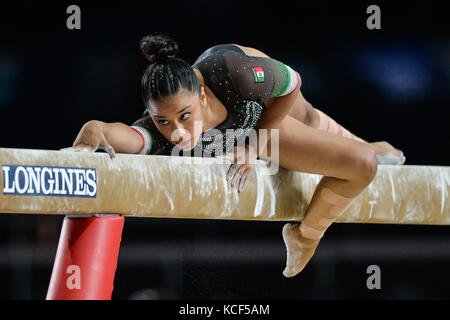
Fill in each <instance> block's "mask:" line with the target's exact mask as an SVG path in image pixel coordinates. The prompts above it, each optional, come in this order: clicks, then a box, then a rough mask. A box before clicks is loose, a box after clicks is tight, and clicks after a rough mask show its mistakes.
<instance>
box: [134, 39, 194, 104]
mask: <svg viewBox="0 0 450 320" xmlns="http://www.w3.org/2000/svg"><path fill="white" fill-rule="evenodd" d="M141 50H142V53H143V54H144V56H145V57H147V59H148V60H149V61H150V66H149V67H148V68H147V70H145V73H144V75H143V76H142V97H143V99H144V104H145V105H146V106H147V103H148V100H149V99H152V100H158V99H161V98H164V97H167V96H170V95H172V94H175V93H178V92H179V91H180V90H182V89H185V90H188V91H190V92H192V93H197V94H198V95H200V86H199V83H198V79H197V77H196V75H195V72H194V70H193V69H192V68H191V66H190V65H189V64H188V63H186V62H185V61H184V60H183V59H180V58H177V57H176V55H177V53H178V44H177V43H176V42H175V41H174V40H173V39H171V38H170V37H169V36H166V35H161V34H155V35H149V36H145V37H144V38H142V40H141Z"/></svg>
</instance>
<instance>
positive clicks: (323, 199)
mask: <svg viewBox="0 0 450 320" xmlns="http://www.w3.org/2000/svg"><path fill="white" fill-rule="evenodd" d="M268 145H270V144H268ZM269 149H270V148H268V149H267V155H265V156H262V158H266V159H268V160H270V159H271V153H273V152H274V151H271V150H269ZM278 151H279V165H280V166H281V167H283V168H286V169H288V170H296V171H301V172H307V173H314V174H320V175H323V178H322V179H321V181H320V182H319V184H318V185H317V187H316V190H315V192H314V194H313V197H312V199H311V202H310V204H309V206H308V208H307V210H306V213H305V217H304V219H303V222H302V223H301V224H287V225H285V227H284V228H283V239H284V241H285V244H286V249H287V262H286V269H285V270H284V272H283V274H284V275H285V276H286V277H292V276H295V275H296V274H298V273H299V272H300V271H302V270H303V268H304V267H305V266H306V264H307V263H308V261H309V260H310V259H311V257H312V256H313V254H314V252H315V249H316V247H317V245H318V244H319V241H320V239H321V238H322V236H323V234H324V232H325V230H326V229H327V228H328V227H329V226H330V225H331V224H332V222H333V221H334V220H335V219H336V218H337V217H338V216H339V215H340V214H342V213H343V212H344V211H345V210H346V209H347V208H348V207H349V206H350V204H351V203H352V201H353V199H354V198H355V197H357V196H358V195H359V194H360V193H361V192H362V191H363V190H364V189H365V187H366V186H367V185H369V184H370V182H371V181H372V180H373V178H374V177H375V174H376V171H377V160H376V157H375V152H374V151H373V149H371V148H370V147H368V145H367V143H363V142H359V141H357V140H352V139H346V138H343V137H341V136H338V135H335V134H330V133H327V132H324V131H321V130H318V129H315V128H312V127H309V126H307V125H306V124H304V123H303V122H301V121H298V120H296V119H294V118H293V117H291V116H289V115H288V116H286V117H285V118H284V119H283V120H282V122H281V125H280V131H279V150H278Z"/></svg>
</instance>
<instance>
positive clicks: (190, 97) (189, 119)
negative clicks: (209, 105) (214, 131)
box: [148, 88, 206, 151]
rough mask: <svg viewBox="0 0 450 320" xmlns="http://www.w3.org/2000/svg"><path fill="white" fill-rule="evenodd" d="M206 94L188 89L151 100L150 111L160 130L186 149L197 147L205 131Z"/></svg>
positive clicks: (202, 90)
mask: <svg viewBox="0 0 450 320" xmlns="http://www.w3.org/2000/svg"><path fill="white" fill-rule="evenodd" d="M205 106H206V95H205V92H204V89H203V88H201V94H200V97H199V96H198V94H197V93H193V92H190V91H187V90H181V91H180V92H178V93H176V94H174V95H171V96H169V97H165V98H163V99H160V100H156V101H153V100H151V101H149V104H148V111H149V113H150V116H151V118H152V120H153V122H154V123H155V125H156V127H157V128H158V130H159V132H161V134H162V135H163V136H164V137H165V138H166V139H167V140H169V141H171V142H172V143H173V144H176V145H178V147H179V148H180V149H182V150H184V151H188V150H191V149H193V148H194V147H195V145H196V144H197V142H198V139H199V138H200V135H201V133H202V132H203V127H204V114H205Z"/></svg>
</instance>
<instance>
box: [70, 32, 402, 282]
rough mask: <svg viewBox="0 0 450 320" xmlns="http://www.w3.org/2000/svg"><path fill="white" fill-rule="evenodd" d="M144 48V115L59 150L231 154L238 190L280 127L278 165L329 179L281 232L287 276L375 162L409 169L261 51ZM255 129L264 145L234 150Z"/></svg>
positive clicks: (87, 127) (154, 38)
mask: <svg viewBox="0 0 450 320" xmlns="http://www.w3.org/2000/svg"><path fill="white" fill-rule="evenodd" d="M140 48H141V50H142V52H143V54H144V55H145V57H147V58H148V60H149V61H150V65H149V66H148V68H147V69H146V71H145V73H144V75H143V77H142V95H143V101H144V105H145V112H144V114H143V115H142V117H141V118H140V119H139V120H137V121H136V122H134V123H133V124H132V125H131V126H129V125H126V124H123V123H117V122H116V123H105V122H102V121H97V120H92V121H88V122H87V123H85V124H84V125H83V127H82V128H81V130H80V132H79V134H78V136H77V137H76V139H75V142H74V144H73V146H72V147H71V148H66V149H63V150H70V151H75V152H79V151H90V152H95V151H96V150H99V149H100V150H104V151H106V152H107V153H108V154H109V155H110V156H111V158H114V157H115V152H119V153H129V154H151V155H171V154H172V153H171V152H172V151H173V148H174V147H176V148H179V150H183V151H192V150H194V149H195V148H201V151H202V152H203V153H202V156H217V155H219V152H218V151H217V150H220V152H223V153H226V154H231V155H232V156H233V157H234V158H233V159H232V164H231V166H230V168H229V170H228V173H227V181H228V182H230V183H231V186H232V187H235V186H236V185H237V184H238V191H241V190H242V189H243V186H244V182H245V180H246V178H247V176H248V173H249V172H250V171H251V170H252V168H253V165H254V163H255V160H256V159H264V160H268V161H272V157H271V152H272V151H271V149H270V148H266V147H267V145H268V143H269V142H270V137H271V133H272V130H279V131H278V136H279V148H278V150H277V151H278V164H279V166H280V167H283V168H286V169H288V170H296V171H302V172H307V173H313V174H319V175H322V176H323V177H322V178H321V180H320V182H319V183H318V185H317V187H316V189H315V192H314V195H313V197H312V199H311V202H310V204H309V207H308V208H307V210H306V212H305V217H304V219H303V221H302V222H301V223H287V224H286V225H285V226H284V227H283V231H282V235H283V240H284V242H285V244H286V250H287V261H286V268H285V269H284V271H283V274H284V276H286V277H292V276H295V275H296V274H298V273H299V272H301V271H302V270H303V268H304V267H305V266H306V264H307V263H308V262H309V260H310V259H311V258H312V256H313V254H314V252H315V250H316V247H317V246H318V244H319V241H320V239H321V238H322V237H323V234H324V232H325V231H326V230H327V228H328V227H329V226H330V225H331V224H332V223H333V222H334V221H335V220H336V219H337V217H338V216H339V215H340V214H342V213H343V212H344V211H345V210H346V209H347V208H348V207H349V206H350V204H351V203H352V201H353V200H354V199H355V198H356V197H357V196H358V195H359V194H360V193H361V192H362V191H363V190H364V189H365V188H366V187H367V186H368V185H369V184H370V183H371V181H372V180H373V179H374V177H375V175H376V172H377V165H378V164H398V165H401V164H403V163H404V162H405V157H404V156H403V152H402V151H401V150H398V149H396V148H394V147H393V146H392V145H391V144H389V143H388V142H386V141H379V142H372V143H369V142H367V141H365V140H363V139H361V138H359V137H357V136H355V135H353V134H352V133H350V132H349V131H348V130H346V129H345V128H343V127H342V126H340V125H339V124H337V123H336V122H335V121H334V120H333V119H331V118H330V117H328V116H327V115H326V114H324V113H323V112H322V111H321V110H319V109H317V108H314V107H313V106H312V105H311V104H310V103H309V102H308V101H307V100H306V99H305V98H304V97H303V95H302V93H301V90H300V88H301V83H302V79H301V77H300V75H299V73H298V72H296V71H295V70H293V69H292V68H291V67H289V66H288V65H286V64H284V63H282V62H280V61H278V60H275V59H273V58H271V57H269V56H267V55H266V54H264V53H263V52H261V51H259V50H257V49H255V48H251V47H245V46H241V45H237V44H219V45H215V46H213V47H211V48H209V49H207V50H206V51H204V52H203V53H202V54H201V55H200V56H199V57H198V58H197V60H196V61H195V63H194V64H193V65H192V66H190V65H189V64H188V63H186V62H185V61H184V60H183V59H181V58H178V57H177V54H178V51H179V50H178V45H177V43H176V42H175V41H174V40H173V39H171V38H170V37H169V36H167V35H162V34H154V35H149V36H146V37H144V38H142V40H141V42H140ZM199 127H200V129H201V130H197V129H196V128H199ZM226 129H234V130H229V132H226ZM252 129H253V131H255V130H256V132H258V131H259V130H260V129H266V130H267V132H269V134H267V136H266V137H265V138H264V137H263V136H262V135H261V136H259V135H258V139H259V140H261V139H263V140H265V141H262V144H261V141H258V144H256V145H255V144H251V143H245V141H244V143H238V142H242V141H243V139H244V140H245V137H246V135H247V133H248V132H249V131H250V130H252ZM230 132H231V133H230ZM261 146H264V147H261ZM266 149H267V150H266ZM238 151H239V152H238ZM242 155H244V156H245V158H243V156H242Z"/></svg>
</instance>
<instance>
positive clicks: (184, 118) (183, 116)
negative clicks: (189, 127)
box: [181, 112, 191, 120]
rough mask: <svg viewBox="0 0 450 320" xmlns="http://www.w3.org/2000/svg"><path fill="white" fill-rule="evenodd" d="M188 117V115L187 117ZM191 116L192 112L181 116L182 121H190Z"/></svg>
mask: <svg viewBox="0 0 450 320" xmlns="http://www.w3.org/2000/svg"><path fill="white" fill-rule="evenodd" d="M186 115H187V117H185V116H186ZM190 115H191V113H190V112H186V113H183V114H182V115H181V120H186V119H189V117H190Z"/></svg>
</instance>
